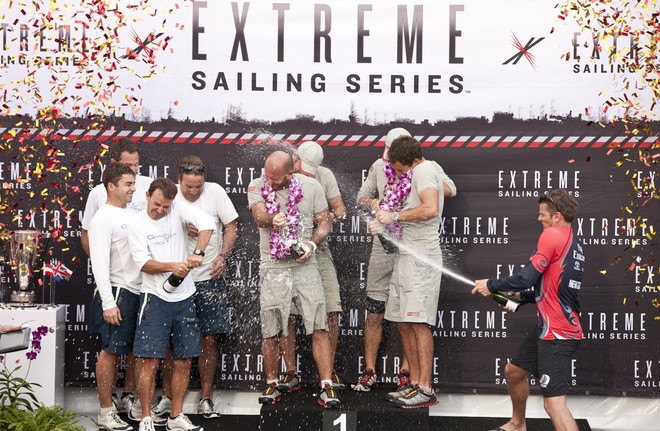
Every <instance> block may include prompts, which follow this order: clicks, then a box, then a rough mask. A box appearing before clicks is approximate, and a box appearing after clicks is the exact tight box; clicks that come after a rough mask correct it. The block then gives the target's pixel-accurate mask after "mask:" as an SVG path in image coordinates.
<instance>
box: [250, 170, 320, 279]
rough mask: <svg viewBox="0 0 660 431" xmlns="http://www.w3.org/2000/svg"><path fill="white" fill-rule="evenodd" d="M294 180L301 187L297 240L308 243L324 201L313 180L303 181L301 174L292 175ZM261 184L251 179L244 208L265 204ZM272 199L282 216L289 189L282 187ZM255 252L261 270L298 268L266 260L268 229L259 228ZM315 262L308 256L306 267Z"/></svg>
mask: <svg viewBox="0 0 660 431" xmlns="http://www.w3.org/2000/svg"><path fill="white" fill-rule="evenodd" d="M294 176H295V178H297V179H298V180H300V183H301V186H302V195H303V197H302V199H301V200H300V202H298V210H299V211H300V216H299V218H298V240H299V241H309V240H310V239H311V238H312V234H313V233H314V216H316V215H318V214H321V213H322V212H323V211H326V210H327V209H328V201H327V200H326V198H325V194H324V193H323V188H322V187H321V184H320V183H319V182H318V181H316V180H315V179H313V178H309V177H306V176H305V175H301V174H294ZM263 186H264V182H263V180H262V179H261V178H255V179H253V180H252V181H251V182H250V185H249V186H248V207H249V208H250V209H252V207H253V206H254V205H255V204H257V203H260V202H261V203H265V200H264V198H263V197H262V196H261V188H262V187H263ZM275 195H276V197H275V199H276V200H277V202H278V203H279V204H280V212H281V213H284V214H286V202H287V199H288V197H289V188H288V187H285V188H282V189H280V190H277V192H276V193H275ZM259 252H260V256H261V266H262V267H264V268H268V267H270V268H273V267H278V268H284V267H293V266H296V265H299V264H298V263H296V261H295V260H294V259H292V258H288V259H281V260H278V259H273V258H271V257H270V228H264V227H260V228H259ZM312 262H316V259H315V258H314V256H313V255H312V258H311V259H309V260H308V261H307V262H305V263H306V264H309V263H312Z"/></svg>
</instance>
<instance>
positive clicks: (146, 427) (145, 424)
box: [139, 416, 156, 431]
mask: <svg viewBox="0 0 660 431" xmlns="http://www.w3.org/2000/svg"><path fill="white" fill-rule="evenodd" d="M139 431H156V428H154V422H153V421H152V420H151V417H149V416H147V417H146V418H144V419H142V420H141V421H140V429H139Z"/></svg>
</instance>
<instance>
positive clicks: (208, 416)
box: [197, 412, 220, 419]
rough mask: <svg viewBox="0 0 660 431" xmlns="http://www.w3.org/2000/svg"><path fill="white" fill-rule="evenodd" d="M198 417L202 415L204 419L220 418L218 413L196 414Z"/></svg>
mask: <svg viewBox="0 0 660 431" xmlns="http://www.w3.org/2000/svg"><path fill="white" fill-rule="evenodd" d="M197 414H198V415H202V416H203V417H204V419H215V418H219V417H220V413H218V412H213V413H197Z"/></svg>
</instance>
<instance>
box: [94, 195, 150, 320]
mask: <svg viewBox="0 0 660 431" xmlns="http://www.w3.org/2000/svg"><path fill="white" fill-rule="evenodd" d="M136 214H137V212H136V211H135V210H133V209H131V208H119V207H116V206H113V205H109V204H103V205H102V206H101V208H99V210H98V211H96V214H95V215H94V217H93V218H92V221H91V222H90V224H89V251H90V257H91V259H92V272H93V273H94V279H95V280H96V288H97V289H98V291H99V294H100V295H101V304H102V306H103V310H109V309H111V308H114V307H116V306H117V303H116V302H115V298H114V297H113V296H112V287H113V286H114V287H121V288H124V289H128V290H130V291H131V292H132V293H135V294H137V295H139V294H140V285H141V284H142V274H141V273H140V269H139V268H138V267H137V266H136V265H135V262H134V261H133V256H131V248H130V245H129V243H128V228H129V225H130V220H131V219H132V218H133V217H135V216H136Z"/></svg>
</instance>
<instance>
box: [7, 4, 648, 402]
mask: <svg viewBox="0 0 660 431" xmlns="http://www.w3.org/2000/svg"><path fill="white" fill-rule="evenodd" d="M55 3H57V4H55ZM2 8H3V9H2V10H1V11H0V75H1V79H0V96H1V100H0V105H1V106H2V107H1V109H2V116H1V117H0V182H1V183H2V193H3V197H2V207H1V208H2V210H3V212H2V214H3V215H2V219H1V222H2V244H3V246H4V247H5V248H4V251H3V255H4V257H5V259H6V260H7V261H8V260H9V248H8V244H9V241H8V233H9V232H11V231H13V230H18V229H33V230H39V231H43V232H46V233H47V235H46V236H47V237H48V238H49V239H48V240H47V241H45V246H44V247H43V248H42V250H41V253H42V255H43V256H41V257H42V258H43V257H46V256H48V257H51V256H52V257H54V258H57V259H59V260H60V261H62V262H63V263H64V264H65V265H66V266H67V267H69V268H70V269H72V270H73V276H72V277H71V279H70V280H69V281H62V282H60V283H58V285H57V302H59V303H63V304H66V305H67V335H66V338H67V342H66V364H65V367H66V384H67V385H70V386H91V385H94V384H95V376H94V370H95V364H96V356H97V354H98V351H99V349H100V343H99V340H98V339H97V337H96V336H95V335H94V334H91V333H89V332H88V331H87V324H86V321H87V318H88V313H89V308H88V307H89V303H90V299H91V296H92V292H93V290H94V286H95V284H94V278H93V275H92V270H91V263H90V261H89V259H88V258H87V257H86V255H85V253H84V252H83V250H82V248H81V246H80V220H82V217H83V211H84V204H85V201H86V197H87V194H88V193H89V190H91V188H93V187H94V186H95V185H97V184H99V183H100V181H101V176H102V173H103V170H104V169H105V167H106V165H107V163H108V162H109V157H108V155H107V148H108V146H111V145H112V143H113V141H115V140H117V139H118V138H122V137H127V138H130V139H133V140H134V141H136V142H138V144H139V147H140V154H141V158H140V162H141V167H140V174H142V175H147V176H151V177H157V176H165V177H169V178H170V179H172V180H175V181H176V170H177V164H178V161H179V159H180V158H181V157H183V156H185V155H189V154H196V155H199V156H200V157H202V159H203V160H204V161H205V163H206V164H207V168H208V174H207V181H212V182H217V183H219V184H220V185H222V186H223V187H224V188H225V189H226V190H227V192H228V194H229V196H230V198H231V199H232V201H233V203H234V205H235V206H236V208H237V210H238V212H239V225H240V229H239V239H238V242H237V245H236V248H235V251H234V253H233V257H232V261H231V266H230V269H229V271H228V272H227V275H226V277H227V281H228V284H229V286H230V297H231V320H232V332H231V334H229V335H227V336H224V337H222V339H221V343H220V346H221V351H220V361H219V365H218V367H219V369H218V373H217V377H216V383H217V387H219V388H234V389H255V388H257V387H258V386H261V385H262V384H263V382H264V376H263V361H262V357H261V353H260V343H261V335H260V329H259V328H260V322H259V276H258V275H259V257H258V232H257V228H256V225H255V224H254V222H253V221H252V218H251V215H250V212H249V210H248V208H247V185H248V184H249V182H250V181H251V180H252V179H253V178H255V177H258V176H259V175H260V174H261V168H262V166H263V163H264V160H265V158H266V156H267V155H268V154H269V153H270V152H272V151H273V150H275V149H279V148H285V149H288V150H293V149H295V147H296V146H297V145H298V144H300V143H302V142H304V141H307V140H314V141H316V142H317V143H319V144H320V145H321V146H322V147H323V150H324V154H325V158H324V161H323V165H325V166H327V167H328V168H330V169H331V170H332V171H333V172H334V174H335V175H336V177H337V179H338V182H339V188H340V191H341V193H342V197H343V199H344V202H345V203H346V206H347V207H348V209H349V214H348V217H347V218H346V219H345V220H342V221H336V222H335V223H334V225H333V232H332V234H331V235H330V236H328V238H327V240H328V242H329V244H330V247H331V249H332V251H333V255H334V258H335V264H336V266H337V273H338V276H339V280H340V284H341V294H342V302H343V313H342V315H341V321H340V323H341V333H340V341H339V347H338V349H339V354H338V355H337V365H336V367H337V369H338V371H339V372H340V374H341V375H342V376H343V377H344V379H346V380H348V381H349V382H354V381H355V380H356V379H357V377H358V374H359V373H360V372H361V371H362V369H363V367H364V359H363V356H362V355H363V353H362V352H363V330H364V323H365V317H366V301H365V300H366V297H365V287H366V277H367V270H368V261H369V254H370V252H371V248H372V246H376V245H374V244H373V240H372V237H371V236H370V235H369V234H368V233H367V229H366V222H365V220H363V219H361V218H360V217H359V215H358V212H357V209H356V195H357V191H358V189H359V188H360V185H361V184H362V182H363V181H364V179H365V178H366V175H367V172H368V169H369V167H370V165H371V163H373V161H375V160H376V159H378V158H379V157H381V155H382V150H383V146H384V138H385V135H386V134H387V132H388V130H390V129H391V128H393V127H404V128H406V129H407V130H408V131H409V132H410V133H411V134H412V135H413V136H415V138H416V139H418V140H419V141H420V142H421V143H422V147H423V150H424V156H425V157H426V158H428V159H432V160H436V161H437V162H438V163H439V164H440V165H441V166H442V167H443V168H444V170H445V171H446V172H447V174H448V175H449V176H450V177H451V178H452V179H453V180H454V182H455V184H456V186H457V189H458V194H457V196H456V197H454V198H451V199H447V200H446V201H445V207H444V212H443V221H442V226H441V228H440V229H441V234H442V235H441V236H442V239H441V242H442V247H443V260H444V265H445V266H446V268H447V269H448V270H451V271H452V272H454V273H457V274H460V275H462V276H463V277H466V278H468V279H471V280H474V279H478V278H496V277H504V276H508V275H510V274H512V273H514V272H515V271H517V270H518V269H519V268H521V266H523V265H524V264H525V263H526V262H527V261H528V259H529V257H530V256H531V254H532V252H533V250H534V249H535V246H536V240H537V238H538V235H539V234H540V231H541V225H540V224H539V223H538V222H537V212H538V207H537V203H536V200H537V199H538V197H539V196H540V195H542V194H543V193H544V192H545V191H547V190H551V189H554V188H564V189H566V190H568V191H569V193H571V194H572V195H574V196H575V197H576V198H577V200H578V202H579V203H580V207H579V210H578V214H577V218H576V220H575V221H574V222H573V229H574V231H575V232H576V234H577V235H578V236H580V237H581V239H582V242H583V244H584V251H585V256H586V272H585V276H584V279H583V281H582V285H581V288H580V300H581V305H582V310H581V316H582V324H583V327H584V330H585V336H584V337H585V339H584V343H583V345H582V347H581V348H580V350H579V351H578V353H577V355H576V357H575V360H574V366H573V368H572V375H571V385H572V386H573V388H574V393H575V394H592V395H611V396H624V395H625V396H643V397H657V396H658V395H660V389H659V388H660V361H659V358H660V335H659V333H660V328H659V322H660V310H659V307H660V302H659V300H660V297H659V293H660V290H659V287H658V281H659V280H660V265H659V264H658V263H657V259H656V257H657V252H658V248H657V238H656V237H655V233H656V230H657V223H658V192H657V183H658V181H659V176H658V167H657V163H658V158H657V156H658V151H657V149H658V139H657V132H658V130H659V129H660V122H658V121H657V112H658V111H657V107H656V105H655V103H654V101H655V99H654V98H653V91H652V90H651V89H649V88H648V87H645V85H647V82H646V81H644V79H640V76H641V75H640V74H641V73H642V72H644V71H640V70H636V69H634V68H633V67H631V62H630V59H635V58H637V57H635V55H638V54H639V52H641V51H642V50H643V41H641V40H639V39H638V38H636V37H633V35H632V33H631V31H632V30H630V29H629V30H628V32H627V33H626V32H622V33H621V34H620V35H618V36H607V35H606V34H605V33H604V32H600V33H599V31H598V30H597V29H593V28H586V27H584V25H581V24H580V22H579V21H578V20H575V19H570V18H571V16H572V15H570V13H569V12H568V11H569V9H564V8H561V7H559V5H557V6H555V5H554V4H553V3H551V2H527V1H521V0H519V1H515V0H507V1H499V2H479V1H462V2H437V1H435V2H431V1H419V2H395V1H389V0H386V1H378V2H372V3H368V2H363V3H357V2H349V1H340V0H330V1H326V2H323V3H312V2H307V1H290V2H239V1H194V2H192V1H179V2H174V1H151V2H150V1H142V2H138V3H135V4H133V3H131V2H128V1H126V2H124V1H119V2H103V1H101V2H90V1H84V0H78V1H73V0H63V1H58V2H46V1H31V2H27V1H14V2H10V3H9V4H8V5H7V4H5V5H4V6H3V7H2ZM640 13H644V12H643V11H642V12H640ZM655 19H656V20H657V17H656V18H655ZM596 21H598V22H600V23H601V24H603V23H607V22H609V21H607V20H605V19H603V20H597V19H595V18H594V22H596ZM613 52H614V53H616V54H617V55H614V54H612V53H613ZM656 58H657V57H656ZM656 63H657V60H656ZM657 66H658V65H657V64H655V65H654V64H653V62H651V64H650V65H649V66H648V67H650V68H651V70H653V67H657ZM655 70H656V71H657V69H655ZM648 71H649V70H648V69H647V70H646V72H648ZM656 74H657V72H656ZM640 81H641V83H640ZM656 85H657V83H656ZM656 91H657V87H656ZM649 94H650V95H649ZM621 101H624V102H626V101H627V102H629V103H627V104H626V103H622V102H621ZM631 118H635V119H636V120H639V119H641V121H638V122H633V121H631ZM617 119H619V120H621V119H623V120H622V121H616V120H617ZM642 123H643V124H642ZM14 272H15V271H14V270H13V269H12V268H11V265H10V264H5V265H4V266H3V272H2V282H3V285H4V286H5V287H8V286H14V285H15V279H14ZM470 289H471V287H470V286H469V285H467V284H465V283H463V282H461V281H458V280H457V279H455V278H453V277H450V276H447V275H445V276H443V279H442V286H441V294H440V302H439V305H438V318H437V323H436V325H435V326H434V327H433V328H432V330H433V335H434V337H435V360H434V368H433V384H434V386H435V387H436V388H437V389H439V390H440V391H443V392H457V393H506V381H505V379H504V366H505V364H506V362H507V360H508V359H509V358H510V357H511V356H512V355H513V354H514V353H515V350H516V348H517V346H518V344H519V342H520V341H521V340H522V339H523V337H525V335H526V334H527V331H529V330H530V329H531V328H533V326H534V325H535V324H536V314H535V309H534V307H533V306H530V305H528V306H525V307H523V308H522V309H521V310H520V311H519V312H517V313H510V312H506V311H504V310H503V309H502V308H500V307H498V306H497V304H496V303H495V302H494V301H492V300H490V299H487V298H483V297H476V296H472V295H471V294H470ZM37 291H38V294H39V295H40V289H37ZM5 300H6V299H5ZM299 329H300V328H299ZM385 334H386V335H385V341H384V343H383V345H382V348H381V352H379V361H378V367H379V370H378V373H379V376H381V377H382V379H383V381H385V382H390V381H393V378H394V376H395V375H396V373H397V371H398V369H399V366H400V361H401V348H400V341H399V339H398V334H397V333H396V330H395V328H394V327H393V326H390V325H387V328H386V332H385ZM298 338H299V352H298V353H299V360H300V370H301V371H302V374H303V379H305V380H306V381H312V380H314V379H315V377H314V376H315V370H314V367H313V362H312V360H311V351H310V344H309V340H306V339H305V337H304V335H302V333H300V332H299V334H298ZM195 373H196V371H195ZM195 378H197V377H196V376H195V377H194V379H195ZM531 383H532V391H535V392H538V391H539V387H538V382H536V381H535V380H532V382H531Z"/></svg>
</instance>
